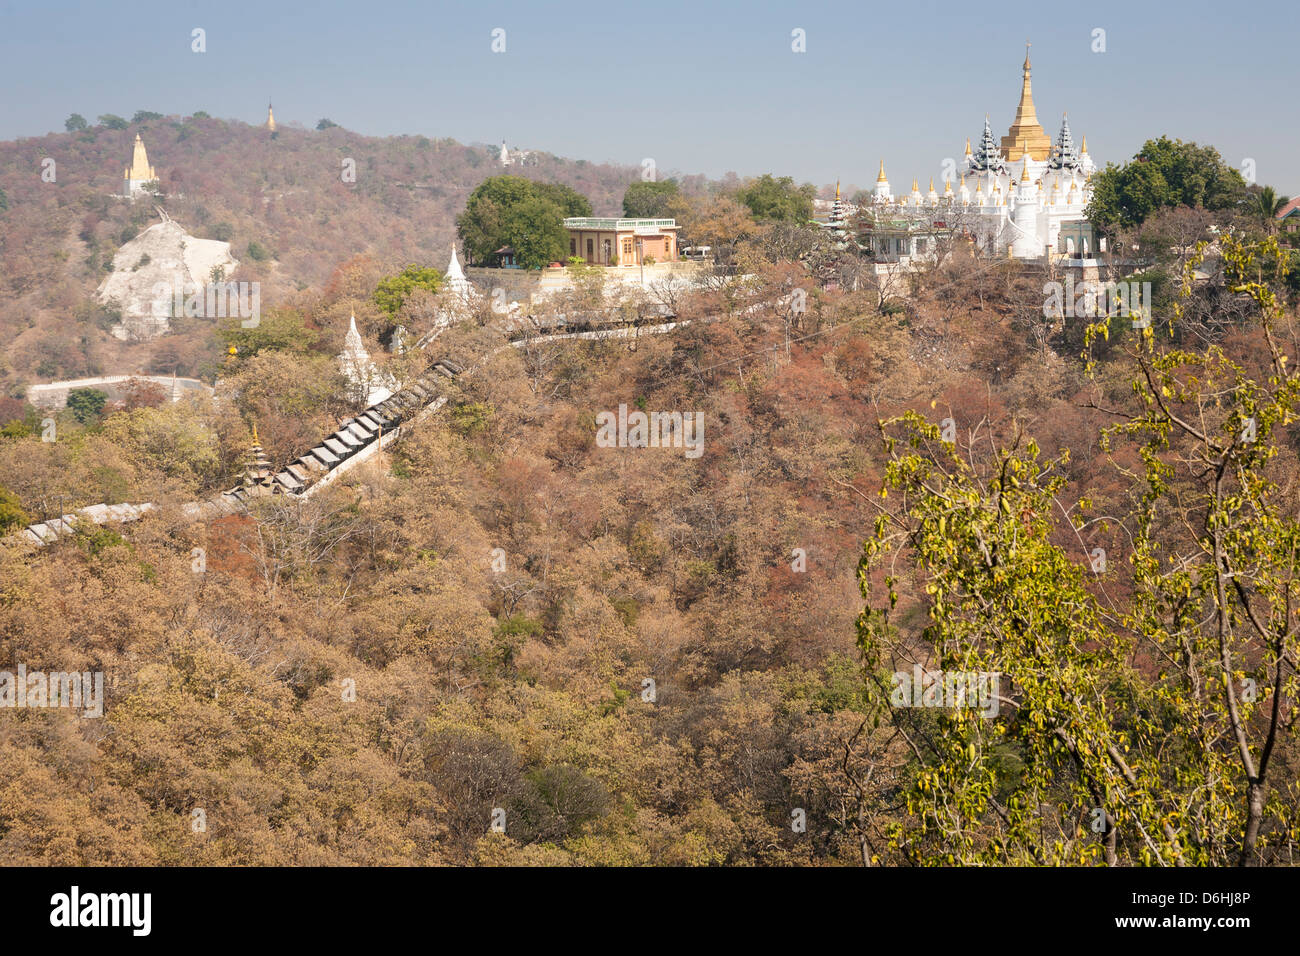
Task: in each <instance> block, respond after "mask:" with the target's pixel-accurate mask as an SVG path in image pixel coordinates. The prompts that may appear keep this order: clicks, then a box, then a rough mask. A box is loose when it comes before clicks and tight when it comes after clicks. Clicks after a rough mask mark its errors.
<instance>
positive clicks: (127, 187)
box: [122, 133, 158, 199]
mask: <svg viewBox="0 0 1300 956" xmlns="http://www.w3.org/2000/svg"><path fill="white" fill-rule="evenodd" d="M157 179H158V173H157V172H155V171H154V168H153V167H152V166H150V165H149V154H148V153H146V152H145V149H144V140H142V139H141V138H140V134H139V133H136V134H135V149H134V151H133V152H132V154H131V165H130V166H128V167H126V170H125V171H124V172H123V173H122V195H123V196H126V197H127V198H129V199H134V198H135V197H136V196H138V195H139V194H140V193H142V192H144V187H145V186H146V185H147V184H148V183H152V182H156V181H157Z"/></svg>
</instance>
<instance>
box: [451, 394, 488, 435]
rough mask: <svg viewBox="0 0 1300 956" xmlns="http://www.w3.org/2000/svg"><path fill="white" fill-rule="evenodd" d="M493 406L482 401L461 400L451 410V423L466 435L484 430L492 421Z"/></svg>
mask: <svg viewBox="0 0 1300 956" xmlns="http://www.w3.org/2000/svg"><path fill="white" fill-rule="evenodd" d="M492 413H493V408H492V406H491V405H486V404H483V403H482V402H462V403H461V404H459V405H456V406H455V407H453V408H452V410H451V423H452V427H454V428H455V429H456V430H457V431H458V432H460V433H461V434H462V435H465V436H466V437H471V436H473V435H477V434H478V433H479V432H482V431H484V430H486V428H487V427H488V425H489V424H490V423H491V421H492Z"/></svg>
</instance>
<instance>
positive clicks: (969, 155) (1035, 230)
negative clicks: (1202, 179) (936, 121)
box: [867, 49, 1096, 259]
mask: <svg viewBox="0 0 1300 956" xmlns="http://www.w3.org/2000/svg"><path fill="white" fill-rule="evenodd" d="M1022 77H1023V79H1022V85H1021V88H1020V103H1019V105H1018V106H1017V108H1016V117H1015V120H1014V122H1013V123H1012V125H1011V129H1010V131H1009V132H1008V133H1007V135H1006V136H1004V137H1002V141H1001V143H1000V144H999V143H997V142H995V141H994V138H993V131H992V129H990V127H989V121H988V117H987V116H986V117H985V118H984V133H983V135H982V136H981V137H980V144H979V147H978V148H977V149H976V150H974V151H972V150H971V145H970V140H969V139H968V140H967V141H966V152H965V156H964V157H963V160H962V164H961V166H960V169H959V174H960V181H959V182H958V183H957V184H956V188H955V189H954V183H953V182H952V181H951V180H950V181H948V182H946V183H945V184H944V189H943V193H942V194H940V193H937V192H936V191H935V188H934V180H933V179H931V180H930V188H929V189H928V190H927V191H926V192H922V191H921V190H920V188H919V186H918V183H917V181H916V180H915V179H913V180H912V189H911V192H909V193H906V194H904V195H900V196H895V195H894V193H893V191H892V190H891V188H890V185H889V179H888V178H887V177H886V175H885V163H884V160H881V163H880V173H879V175H878V176H877V177H876V186H875V189H874V190H873V191H872V194H871V208H870V209H869V210H867V212H868V213H869V216H870V218H871V219H872V220H874V221H875V223H876V224H877V228H876V229H874V230H873V232H875V233H876V235H875V236H874V237H873V244H874V245H875V246H876V248H875V250H874V251H875V252H876V253H877V255H878V256H879V255H882V254H883V255H886V256H890V257H908V256H923V255H925V254H926V251H927V250H926V246H925V242H924V240H921V241H920V242H919V243H918V241H917V239H916V238H915V237H914V234H915V233H918V232H929V231H933V227H935V226H939V225H942V227H943V228H945V229H947V230H951V231H952V232H954V233H960V234H966V235H969V236H970V238H972V239H973V240H974V241H975V243H976V246H977V247H978V248H979V249H980V251H981V252H983V253H984V254H985V255H994V256H1007V255H1009V256H1012V257H1014V258H1017V259H1038V258H1042V257H1044V256H1056V255H1063V254H1064V255H1075V256H1080V255H1087V254H1090V253H1091V252H1093V251H1094V250H1092V249H1091V248H1086V247H1089V246H1090V245H1091V242H1092V239H1091V229H1090V228H1087V227H1086V223H1085V222H1084V219H1085V217H1084V209H1085V208H1086V207H1087V205H1088V202H1089V200H1091V198H1092V186H1091V183H1090V179H1091V177H1092V174H1093V172H1094V171H1095V170H1096V165H1095V164H1094V163H1093V161H1092V158H1091V157H1090V156H1089V155H1088V139H1087V137H1086V136H1085V137H1084V138H1083V142H1082V144H1081V146H1080V147H1078V148H1076V147H1075V144H1074V136H1073V133H1072V132H1071V131H1070V122H1069V120H1068V119H1067V118H1064V117H1063V118H1062V120H1061V129H1060V132H1059V133H1058V134H1057V137H1056V142H1055V143H1053V142H1052V141H1051V140H1050V139H1049V138H1048V136H1047V134H1046V133H1045V132H1044V131H1043V128H1042V126H1040V125H1039V123H1038V117H1037V115H1036V113H1035V110H1034V96H1033V89H1032V87H1031V85H1030V64H1029V52H1028V50H1027V49H1026V52H1025V64H1024V67H1023V72H1022ZM918 225H921V226H923V227H924V228H922V229H918V228H916V226H918Z"/></svg>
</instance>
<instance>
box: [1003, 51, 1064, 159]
mask: <svg viewBox="0 0 1300 956" xmlns="http://www.w3.org/2000/svg"><path fill="white" fill-rule="evenodd" d="M1023 76H1024V79H1023V81H1022V83H1021V87H1020V105H1019V106H1017V107H1016V118H1015V121H1014V122H1013V123H1012V124H1011V129H1010V130H1009V131H1008V132H1007V135H1006V136H1003V137H1002V155H1004V156H1006V157H1008V158H1010V157H1011V156H1014V155H1016V153H1025V152H1028V153H1029V155H1030V157H1032V158H1033V159H1034V160H1035V161H1036V162H1040V163H1041V162H1043V160H1045V159H1047V157H1048V156H1050V155H1051V153H1052V140H1051V138H1050V137H1049V136H1048V135H1047V133H1045V132H1044V131H1043V127H1042V126H1040V125H1039V123H1038V116H1037V114H1036V113H1035V112H1034V91H1033V89H1032V87H1031V86H1030V84H1029V44H1028V43H1026V44H1025V66H1024V73H1023Z"/></svg>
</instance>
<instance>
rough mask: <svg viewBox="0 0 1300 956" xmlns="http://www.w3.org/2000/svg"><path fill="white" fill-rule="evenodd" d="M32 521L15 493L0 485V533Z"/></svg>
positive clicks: (3, 533)
mask: <svg viewBox="0 0 1300 956" xmlns="http://www.w3.org/2000/svg"><path fill="white" fill-rule="evenodd" d="M31 523H32V519H31V518H30V517H29V516H28V514H27V512H26V511H24V510H23V506H22V501H21V500H20V499H19V498H18V496H17V495H16V494H14V493H13V492H12V491H10V490H9V489H8V488H5V487H4V486H3V485H0V535H6V534H8V533H9V532H10V531H12V530H14V529H15V528H22V527H25V526H26V525H29V524H31Z"/></svg>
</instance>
